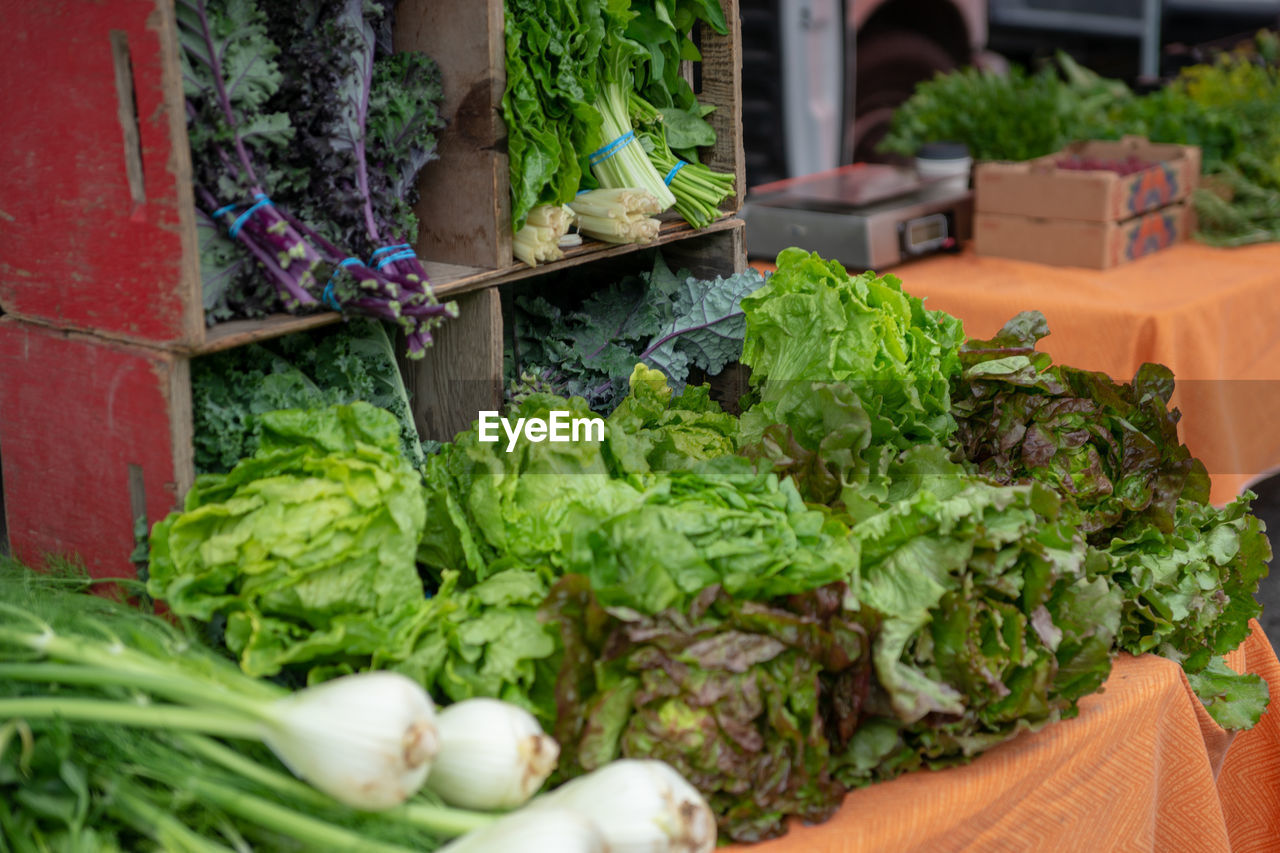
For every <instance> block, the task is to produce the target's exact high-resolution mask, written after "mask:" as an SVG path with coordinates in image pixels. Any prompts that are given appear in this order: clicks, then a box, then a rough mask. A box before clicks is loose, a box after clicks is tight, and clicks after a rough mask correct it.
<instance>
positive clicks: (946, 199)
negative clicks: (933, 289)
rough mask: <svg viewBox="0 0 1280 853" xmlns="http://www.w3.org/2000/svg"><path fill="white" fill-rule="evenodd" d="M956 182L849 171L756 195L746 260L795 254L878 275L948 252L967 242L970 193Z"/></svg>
mask: <svg viewBox="0 0 1280 853" xmlns="http://www.w3.org/2000/svg"><path fill="white" fill-rule="evenodd" d="M967 183H968V182H967V180H965V179H964V178H963V177H961V178H960V179H957V178H956V177H944V178H933V179H922V178H921V177H920V176H919V175H918V174H917V173H916V171H915V170H914V169H907V168H901V167H898V166H888V165H882V164H879V163H854V164H853V165H851V166H841V167H840V168H838V169H832V170H830V171H827V172H818V173H817V174H813V175H805V176H803V177H799V178H788V179H787V180H784V181H775V182H774V183H771V184H764V185H762V186H759V187H756V188H755V189H753V190H752V191H751V193H750V194H749V195H748V196H747V201H746V204H745V205H744V206H743V212H742V218H743V219H745V220H746V222H747V234H746V242H747V253H748V254H749V255H751V256H752V257H763V258H773V257H775V256H776V255H777V254H778V252H780V251H782V250H783V249H786V248H788V247H790V246H799V247H800V248H802V249H808V250H809V251H811V252H817V253H818V254H819V255H821V256H822V257H824V258H832V259H835V260H837V261H839V262H840V263H842V264H844V265H845V267H846V268H848V269H851V270H877V271H879V270H883V269H885V268H887V267H892V266H895V265H897V264H900V263H902V262H903V261H907V260H911V259H912V258H918V257H921V256H923V255H929V254H932V253H934V252H945V251H956V250H958V248H959V246H960V243H961V242H962V241H964V240H967V239H969V237H971V236H972V234H973V192H972V191H971V190H970V189H969V188H968V186H967Z"/></svg>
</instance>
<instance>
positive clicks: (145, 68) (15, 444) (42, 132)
mask: <svg viewBox="0 0 1280 853" xmlns="http://www.w3.org/2000/svg"><path fill="white" fill-rule="evenodd" d="M722 2H725V8H726V10H728V11H729V12H730V14H729V15H728V17H729V19H730V20H731V21H732V22H733V25H734V27H735V29H734V31H733V33H732V34H731V36H730V37H729V39H727V40H726V39H719V40H717V39H710V40H707V39H704V40H703V44H702V47H703V52H704V56H705V57H706V59H705V65H706V66H707V68H711V67H712V66H713V65H714V66H716V67H722V68H728V69H730V70H731V71H732V79H733V80H734V81H735V82H733V83H731V84H726V83H723V82H720V83H717V82H715V81H718V80H721V78H722V74H721V72H714V73H708V72H707V70H706V69H704V73H703V75H702V80H703V89H704V93H705V92H706V91H707V86H708V85H710V86H711V90H712V91H713V92H714V90H715V88H716V86H717V85H718V86H720V92H719V94H713V95H707V97H714V98H717V99H719V100H716V103H718V104H720V114H719V115H717V116H716V118H715V121H717V122H726V123H729V124H731V125H732V130H731V132H727V131H726V130H724V129H722V128H720V127H719V126H717V130H718V131H719V132H720V134H721V139H722V143H721V145H719V146H717V149H716V151H714V152H710V153H709V156H708V161H709V162H712V163H715V164H717V165H718V166H719V167H721V168H728V164H735V169H736V170H737V171H738V172H739V175H740V170H741V163H742V157H741V137H740V134H738V133H737V132H736V131H737V128H736V125H737V121H736V118H732V117H736V116H739V115H740V107H739V106H738V100H737V85H736V80H737V76H736V74H737V68H736V65H734V61H735V60H734V57H736V56H737V29H736V26H737V11H736V2H734V0H722ZM403 9H405V10H408V11H409V12H410V13H411V14H410V15H406V16H402V17H401V27H402V29H401V32H400V36H401V37H403V35H404V32H405V29H403V28H404V27H406V26H407V24H406V23H405V22H406V21H409V20H414V18H413V15H415V14H416V15H418V17H417V19H416V20H418V21H419V22H420V23H422V25H423V26H424V27H425V29H424V32H425V30H426V29H430V27H429V26H426V24H429V23H430V22H432V21H435V22H437V23H440V25H441V26H446V27H447V28H453V29H452V30H451V31H452V32H453V34H454V41H453V44H454V45H456V46H462V47H465V46H466V45H471V46H472V47H475V46H476V45H481V46H483V47H484V49H483V50H480V52H479V53H476V54H471V53H468V51H467V50H463V51H462V53H463V54H464V56H463V58H462V59H459V60H458V61H459V62H465V61H471V60H476V59H478V58H482V59H483V62H484V69H485V74H484V75H481V76H473V77H470V78H467V77H455V79H458V80H462V79H466V80H469V81H470V82H469V83H468V84H467V90H466V92H464V93H462V96H458V93H457V92H456V90H451V91H450V94H449V97H450V98H456V99H457V100H456V109H455V110H454V123H453V124H452V126H451V128H450V132H451V133H452V134H453V136H451V137H449V136H447V138H446V139H445V141H444V143H443V146H442V153H443V154H444V156H446V157H454V158H455V159H454V161H453V163H452V165H451V166H450V167H449V168H440V167H441V166H444V165H446V164H444V163H437V164H435V166H436V167H437V168H435V169H431V170H429V172H434V173H442V174H445V175H448V176H468V177H467V180H468V181H475V180H476V179H477V178H476V175H480V176H485V175H488V176H490V178H491V180H492V183H493V186H492V187H490V189H489V191H488V192H487V194H486V195H485V196H484V198H485V199H487V200H488V201H490V202H492V204H479V205H477V206H476V209H477V210H478V211H480V212H481V213H482V214H483V217H482V218H483V219H484V220H485V228H483V229H481V231H480V232H478V233H482V234H485V235H488V237H489V238H490V240H491V244H492V245H491V248H492V246H493V245H496V246H501V245H502V240H503V239H506V240H507V241H508V243H509V235H508V234H507V229H506V228H505V226H504V227H503V228H502V229H498V228H496V225H495V223H496V222H497V221H498V220H499V219H502V221H503V222H505V221H506V220H505V217H503V215H502V210H503V208H504V206H505V205H506V203H507V199H508V188H507V185H506V180H507V179H506V164H505V157H504V156H503V155H501V153H500V152H501V144H500V142H501V139H500V138H499V137H495V136H492V135H489V136H486V135H485V134H486V133H488V131H487V130H486V128H490V129H491V128H492V127H494V125H492V124H491V122H490V120H491V119H493V118H494V117H495V116H500V112H495V109H497V107H498V106H499V104H500V98H501V87H502V85H503V81H502V80H501V79H500V78H499V77H495V76H494V75H493V74H492V73H490V72H491V69H492V68H493V67H494V66H493V58H494V57H495V56H496V57H497V59H498V60H499V65H498V67H499V68H500V65H501V63H500V60H501V57H502V50H501V14H500V4H496V3H495V0H487V2H485V3H479V4H473V6H472V7H468V6H466V5H465V4H460V3H458V4H453V3H437V4H434V6H433V4H431V3H426V2H422V0H404V6H403ZM415 9H416V10H417V11H416V12H415V11H414V10H415ZM440 9H445V10H450V11H449V12H448V14H447V15H445V16H444V17H443V18H441V17H439V11H440ZM495 9H496V10H497V13H496V17H495ZM432 16H435V17H432ZM455 16H456V17H455ZM0 19H3V20H5V22H6V23H7V24H8V25H9V32H10V36H11V37H10V41H11V42H12V44H11V46H10V49H8V50H6V51H5V52H3V53H0V78H2V79H5V80H6V81H21V85H16V86H3V87H0V106H4V107H8V108H9V113H10V114H12V115H19V114H20V115H23V116H24V119H23V120H22V121H21V122H17V123H11V124H12V127H10V128H9V131H10V132H9V134H8V137H7V139H6V145H4V146H0V174H3V175H5V176H6V178H5V180H4V181H3V182H2V183H0V314H3V315H4V316H3V317H0V448H2V449H3V457H0V459H2V464H3V490H4V496H3V497H4V499H3V501H0V509H2V510H3V512H4V514H5V516H6V521H7V528H8V534H9V538H10V541H11V543H12V546H13V550H14V552H15V553H16V554H17V555H18V556H19V557H21V558H23V559H28V560H34V561H38V560H39V558H40V557H41V556H42V555H43V554H46V553H64V554H71V553H74V554H78V555H79V556H80V557H81V558H82V559H83V560H84V561H85V563H86V564H87V565H88V567H89V568H90V570H91V571H92V572H93V573H94V574H95V575H128V574H131V573H132V571H133V567H132V565H131V564H130V563H129V560H128V557H129V553H130V551H131V549H132V544H133V524H134V521H135V520H136V519H138V518H139V517H145V518H146V520H147V522H148V523H150V524H154V523H155V522H156V521H158V520H159V519H160V518H162V517H163V516H164V515H165V513H167V512H168V511H170V510H171V509H173V508H175V507H177V506H178V505H179V503H180V500H181V497H182V496H183V494H185V492H186V490H187V488H188V487H189V486H190V484H191V482H192V480H193V452H192V434H191V429H192V427H191V421H192V412H191V387H190V360H191V359H192V358H195V357H198V356H200V355H203V354H206V353H211V352H216V351H219V350H225V349H230V348H233V347H238V346H243V345H246V344H249V343H253V342H255V341H260V340H265V339H268V338H273V337H277V336H280V335H285V334H290V333H293V332H298V331H303V330H307V329H312V328H317V327H320V326H324V325H328V324H331V323H335V322H339V321H340V320H341V317H340V316H339V315H338V314H336V313H333V312H322V313H316V314H312V315H306V316H292V315H278V316H273V317H268V318H263V319H256V320H236V321H231V322H226V323H221V324H219V325H217V326H214V327H213V328H209V329H206V328H205V325H204V312H203V301H202V298H201V287H200V273H199V257H198V245H197V240H196V228H195V221H194V207H193V198H192V189H191V164H190V151H189V149H188V143H187V134H186V124H185V112H184V109H183V96H182V84H181V77H180V73H179V68H180V65H179V62H178V44H177V39H176V26H175V22H174V10H173V2H172V0H101V2H98V3H94V4H89V5H87V6H84V8H81V7H80V6H76V7H75V8H74V9H72V8H70V7H68V6H67V5H66V4H61V3H22V2H19V0H0ZM495 23H496V27H497V28H496V30H495V28H494V27H495ZM495 33H496V38H497V41H494V39H495ZM495 50H496V51H497V52H496V54H495V53H494V51H495ZM441 58H442V59H443V58H444V56H441ZM466 67H470V66H466ZM31 69H39V73H32V71H31ZM464 71H465V68H464ZM446 79H448V78H446ZM495 87H496V88H495ZM495 92H496V95H495ZM495 97H496V98H497V99H498V100H494V98H495ZM31 102H37V103H43V104H45V105H47V106H48V108H47V109H44V110H41V111H36V112H32V111H31V110H29V109H27V105H28V104H30V103H31ZM63 105H65V109H69V110H72V111H73V112H74V114H75V115H74V117H73V118H71V119H68V118H67V117H66V114H64V112H63V111H62V109H63ZM500 126H501V122H500V121H499V122H498V124H497V125H496V127H498V128H500ZM463 131H465V133H464V132H463ZM477 140H479V141H480V142H485V143H486V144H483V145H481V144H476V143H477ZM488 143H492V144H488ZM468 146H471V147H468ZM722 149H723V150H722ZM451 152H452V153H451ZM499 166H500V167H499ZM739 180H740V181H741V178H739ZM499 184H500V186H499ZM726 209H731V210H736V209H737V208H736V202H735V203H734V204H733V205H730V206H727V208H726ZM458 215H459V214H458V211H437V212H435V213H431V212H427V216H428V218H426V219H424V223H423V231H424V232H431V231H432V230H433V228H439V229H443V228H444V227H445V225H446V224H448V223H454V222H455V219H456V217H457V216H458ZM493 241H497V242H496V243H495V242H493ZM686 242H687V243H688V245H685V244H686ZM656 245H661V246H664V247H666V248H665V251H668V252H670V253H672V257H673V263H685V264H686V265H690V266H691V267H695V271H697V272H700V273H702V274H711V273H724V272H729V271H736V270H740V269H742V268H744V266H745V255H744V254H743V253H742V223H741V222H740V221H739V220H737V219H731V218H723V219H721V220H718V221H716V222H714V223H712V224H711V225H710V226H709V227H708V228H707V229H703V230H702V231H695V230H693V229H691V228H689V227H687V226H685V225H683V224H682V223H678V222H668V223H666V224H664V226H663V228H662V231H661V233H660V235H659V237H658V240H657V242H656ZM644 251H645V247H635V246H611V245H607V244H598V243H590V244H588V245H586V246H583V247H581V248H579V249H575V250H573V251H571V252H569V253H568V256H567V257H566V258H565V259H564V260H562V261H558V262H556V263H554V264H546V265H542V266H539V267H537V268H536V269H534V268H530V267H527V266H526V265H524V264H521V263H516V262H513V261H512V260H511V258H510V250H509V246H508V247H507V249H506V251H505V253H501V254H500V255H494V254H493V253H492V252H491V255H490V256H491V257H496V258H497V259H499V260H501V261H502V262H501V263H490V264H487V265H480V264H467V265H461V264H451V263H446V262H444V260H443V258H440V257H438V256H435V257H433V256H432V255H431V253H429V252H427V253H422V254H423V256H424V258H426V262H425V266H426V267H427V270H428V272H429V273H430V274H431V276H432V280H433V284H434V285H435V287H436V290H437V292H438V293H439V294H440V296H441V297H442V298H447V299H457V300H458V302H459V304H460V307H461V308H462V311H463V316H462V317H461V318H460V319H459V320H458V321H456V322H455V323H454V324H452V325H450V326H446V327H445V328H444V329H442V330H441V331H440V334H439V341H438V345H437V347H436V348H435V349H433V350H432V351H431V354H430V355H429V356H428V357H427V358H426V359H424V360H423V361H422V362H419V363H416V364H414V365H411V366H407V367H406V368H405V373H406V377H407V380H408V382H409V384H410V387H411V390H412V391H413V392H414V394H415V397H416V405H415V413H416V416H417V419H418V425H419V429H420V430H421V431H422V432H423V434H424V435H427V436H430V437H436V438H449V437H451V436H452V435H453V433H454V432H456V430H457V429H460V428H464V427H465V426H466V425H467V424H468V423H469V422H470V419H472V418H474V416H475V412H476V411H478V410H479V409H480V408H497V407H498V405H499V403H500V399H501V396H500V395H501V369H502V360H501V359H502V327H501V312H500V309H499V304H498V302H499V300H498V292H497V291H496V290H495V289H494V288H496V287H499V286H501V285H504V284H506V283H508V282H513V281H519V280H524V279H530V278H539V277H554V276H555V275H556V274H557V273H558V272H560V271H562V270H565V269H568V268H571V267H575V266H581V265H583V264H588V263H595V262H601V261H603V262H611V261H613V260H617V259H621V258H624V257H626V256H628V255H629V254H632V253H636V252H644ZM717 253H718V254H717ZM713 257H714V258H715V259H714V260H708V259H709V258H713ZM676 258H687V259H688V260H675V259H676ZM700 259H701V260H700ZM699 263H701V266H700V267H699V266H696V265H697V264H699Z"/></svg>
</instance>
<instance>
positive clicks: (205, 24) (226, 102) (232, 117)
mask: <svg viewBox="0 0 1280 853" xmlns="http://www.w3.org/2000/svg"><path fill="white" fill-rule="evenodd" d="M195 7H196V14H198V15H199V16H200V34H201V36H202V37H203V38H204V43H205V46H206V47H207V48H208V49H209V56H210V57H211V58H212V59H213V64H214V67H213V68H212V69H211V71H212V72H213V85H214V88H215V89H216V90H217V93H218V106H220V107H221V108H222V113H223V115H225V116H226V118H227V126H228V127H230V128H231V136H232V138H233V139H234V140H235V144H236V155H237V156H238V157H239V158H240V165H241V166H242V167H243V168H244V173H245V174H246V175H247V176H248V177H249V183H250V184H251V194H252V193H259V192H262V188H261V187H260V186H258V176H257V174H256V173H255V172H254V171H253V162H252V161H251V160H250V159H249V152H248V151H247V150H245V147H244V140H242V139H241V138H240V133H239V132H238V131H237V130H236V114H235V110H233V109H232V108H231V99H230V98H229V97H227V87H226V85H225V84H224V82H223V80H222V57H220V56H219V55H218V49H217V48H216V47H215V46H214V44H213V31H212V30H211V29H210V28H209V16H208V14H206V12H205V9H206V8H207V3H206V2H205V0H196V3H195Z"/></svg>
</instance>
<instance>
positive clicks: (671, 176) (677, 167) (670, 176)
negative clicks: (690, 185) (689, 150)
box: [662, 160, 689, 186]
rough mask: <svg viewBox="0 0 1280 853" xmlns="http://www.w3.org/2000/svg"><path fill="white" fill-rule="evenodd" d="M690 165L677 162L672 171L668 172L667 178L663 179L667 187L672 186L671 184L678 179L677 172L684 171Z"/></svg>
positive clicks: (681, 161) (680, 161)
mask: <svg viewBox="0 0 1280 853" xmlns="http://www.w3.org/2000/svg"><path fill="white" fill-rule="evenodd" d="M688 165H689V164H688V163H686V162H685V161H683V160H677V161H676V164H675V165H674V166H672V167H671V171H670V172H667V176H666V177H665V178H663V179H662V182H663V183H664V184H666V185H667V186H671V182H672V181H674V180H675V179H676V172H678V171H680V170H681V169H683V168H684V167H685V166H688Z"/></svg>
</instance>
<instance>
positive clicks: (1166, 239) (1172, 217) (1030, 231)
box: [973, 201, 1192, 269]
mask: <svg viewBox="0 0 1280 853" xmlns="http://www.w3.org/2000/svg"><path fill="white" fill-rule="evenodd" d="M1191 227H1192V226H1191V210H1190V208H1189V206H1188V204H1187V202H1185V201H1183V202H1179V203H1178V204H1172V205H1169V206H1168V207H1164V208H1161V209H1159V210H1155V211H1152V212H1150V213H1146V214H1143V215H1142V216H1135V217H1133V218H1132V219H1126V220H1124V221H1123V222H1085V221H1083V220H1078V219H1047V218H1032V217H1029V216H1017V215H1009V214H1004V213H985V212H981V211H980V212H978V213H976V214H975V215H974V223H973V239H974V244H975V248H976V249H977V252H978V254H979V255H993V256H996V257H1001V258H1013V259H1015V260H1020V261H1033V262H1035V263H1040V264H1050V265H1052V266H1071V267H1088V268H1090V269H1106V268H1108V267H1113V266H1116V265H1117V264H1122V263H1125V262H1126V261H1132V260H1134V259H1135V258H1140V257H1142V256H1143V255H1149V254H1151V253H1152V252H1155V251H1158V250H1160V249H1163V248H1166V247H1167V246H1171V245H1172V244H1174V243H1176V242H1178V241H1179V240H1182V239H1185V238H1186V236H1187V234H1189V233H1190V231H1191Z"/></svg>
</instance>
